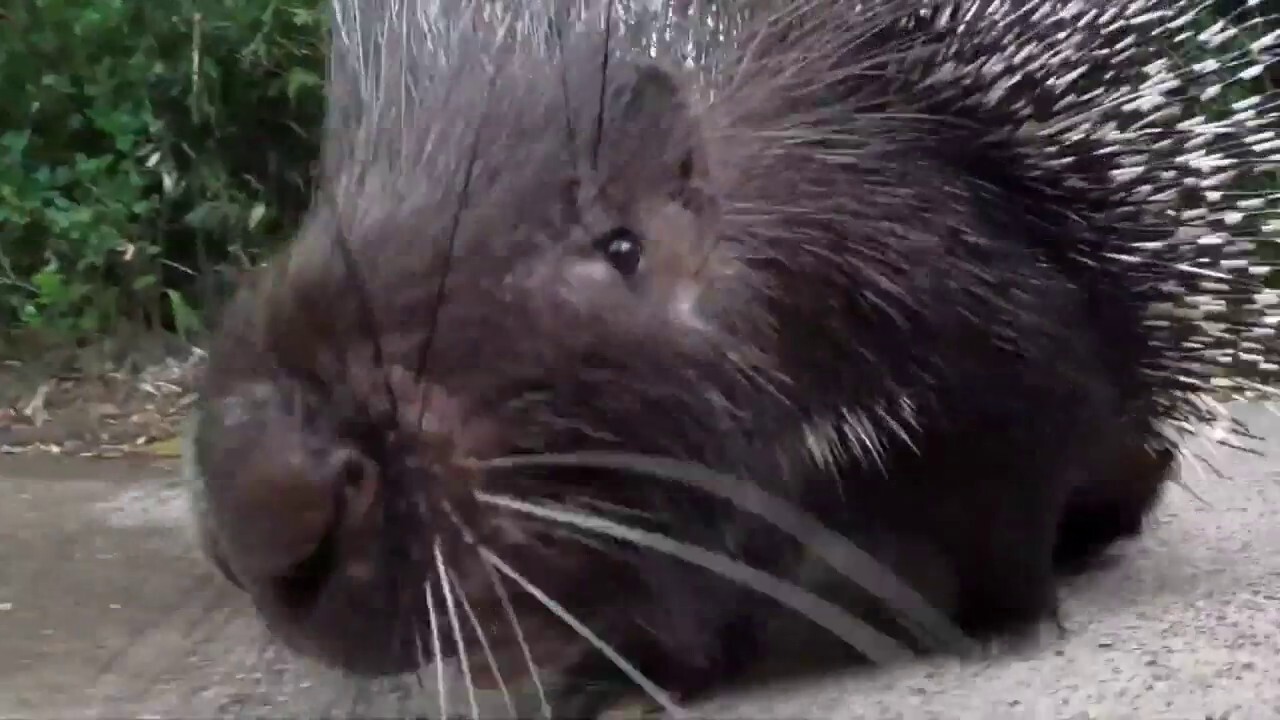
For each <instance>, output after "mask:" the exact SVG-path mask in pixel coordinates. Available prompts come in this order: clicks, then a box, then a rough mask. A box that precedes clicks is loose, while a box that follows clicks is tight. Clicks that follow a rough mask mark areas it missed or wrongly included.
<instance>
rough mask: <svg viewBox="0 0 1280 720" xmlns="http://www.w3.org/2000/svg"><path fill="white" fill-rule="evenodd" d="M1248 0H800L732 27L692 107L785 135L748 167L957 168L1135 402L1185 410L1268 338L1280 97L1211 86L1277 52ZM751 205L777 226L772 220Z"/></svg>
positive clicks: (779, 230) (1206, 411)
mask: <svg viewBox="0 0 1280 720" xmlns="http://www.w3.org/2000/svg"><path fill="white" fill-rule="evenodd" d="M1258 5H1259V3H1257V2H1249V3H1247V4H1246V6H1245V7H1244V8H1243V9H1242V10H1241V11H1239V12H1237V13H1236V15H1235V16H1233V17H1230V18H1226V19H1223V20H1220V21H1217V22H1215V23H1213V24H1212V25H1210V26H1208V27H1203V26H1204V25H1207V23H1204V22H1202V20H1201V12H1202V10H1203V9H1204V8H1203V5H1202V4H1201V3H1197V2H1190V1H1186V0H1137V1H1136V2H1127V3H1098V2H1080V1H1078V0H1077V1H1069V0H1049V1H1048V2H1036V3H1016V2H999V1H993V0H940V1H938V2H925V3H922V2H896V1H892V2H884V3H868V4H859V5H854V6H851V7H849V9H848V10H847V11H838V10H837V11H833V10H832V9H831V8H830V7H825V8H824V7H823V6H822V4H820V3H799V4H797V5H796V6H795V7H794V8H793V9H792V10H791V11H784V13H782V14H780V15H778V16H775V17H774V18H773V19H772V20H770V21H768V22H765V23H763V24H762V25H759V26H757V27H758V28H760V29H756V30H750V31H748V32H747V33H746V34H745V35H744V36H743V37H742V38H740V41H739V44H740V47H742V48H744V50H743V52H742V53H741V56H740V57H741V58H742V59H741V60H738V61H737V63H736V66H735V63H733V62H730V63H725V64H724V65H722V66H721V67H722V70H721V72H720V73H719V77H718V78H717V79H718V80H719V81H720V82H719V83H718V84H720V85H722V86H721V87H717V88H716V90H717V92H716V94H715V98H714V100H713V101H712V102H711V103H710V105H709V108H708V113H709V114H710V115H712V116H714V117H716V118H717V120H719V121H720V123H721V124H722V125H723V126H725V127H729V128H732V129H733V132H736V133H742V134H743V135H744V137H742V138H740V140H739V142H741V143H742V146H749V142H748V141H749V137H747V136H749V135H751V134H756V135H758V136H763V137H770V138H773V137H786V138H788V139H789V140H790V141H791V142H792V143H793V144H792V145H791V148H792V150H790V151H789V152H783V153H778V154H777V155H776V156H775V159H774V160H773V161H772V162H771V163H770V162H765V163H758V164H757V165H756V166H755V168H754V170H753V171H756V172H759V173H760V175H761V176H762V177H768V176H770V175H773V176H776V177H787V176H788V175H793V174H794V168H795V167H797V164H796V163H794V159H795V157H796V155H798V154H804V153H810V154H812V153H823V154H825V155H826V156H827V157H830V158H833V160H832V161H833V162H837V163H838V162H854V163H863V164H868V163H875V162H877V158H878V157H879V156H880V154H881V152H880V151H881V150H883V149H884V148H886V147H897V148H903V147H907V148H910V147H918V148H919V149H920V152H921V153H922V154H923V155H927V156H930V157H935V158H936V157H942V158H947V159H949V160H950V161H951V162H953V163H956V164H958V165H959V166H960V167H962V168H965V169H967V170H969V171H970V172H971V173H972V176H973V177H974V178H975V179H976V181H977V182H978V183H980V184H983V185H986V186H987V187H989V188H991V189H993V190H994V191H995V192H994V193H993V197H998V198H999V199H998V200H997V202H1001V203H1006V204H1005V205H1004V206H1002V208H1001V211H1006V210H1014V208H1011V207H1009V205H1010V204H1018V205H1020V207H1018V208H1016V210H1017V211H1021V212H1022V213H1025V215H1026V216H1027V217H1029V218H1032V219H1033V220H1034V221H1035V223H1036V225H1035V226H1036V227H1038V228H1039V229H1040V230H1041V231H1042V232H1041V233H1039V234H1037V235H1036V236H1034V237H1028V238H1027V241H1028V242H1029V243H1032V244H1035V245H1037V246H1038V247H1039V248H1040V249H1042V250H1043V252H1044V253H1045V257H1047V258H1048V259H1050V260H1051V261H1052V262H1054V263H1055V264H1057V265H1058V266H1059V267H1060V268H1062V269H1063V270H1064V271H1065V272H1066V273H1067V274H1068V276H1069V277H1071V278H1072V279H1073V280H1074V281H1075V282H1076V283H1077V284H1078V285H1079V287H1080V288H1082V289H1083V290H1085V291H1086V293H1087V295H1088V297H1089V302H1090V304H1091V307H1092V309H1093V313H1094V317H1095V320H1096V322H1097V324H1098V328H1099V331H1100V332H1101V333H1102V337H1103V339H1104V342H1106V341H1108V340H1109V341H1111V342H1112V343H1113V344H1114V345H1113V347H1112V348H1111V350H1112V353H1113V357H1112V364H1113V369H1114V371H1115V372H1116V373H1117V374H1118V377H1119V379H1120V381H1121V383H1122V385H1124V386H1126V387H1128V388H1129V389H1130V392H1131V395H1130V397H1131V399H1132V400H1133V401H1134V402H1135V403H1143V402H1145V403H1149V404H1150V405H1151V406H1149V407H1146V408H1137V407H1135V408H1134V409H1135V411H1136V412H1138V413H1141V414H1146V415H1147V416H1150V417H1154V418H1158V419H1161V420H1164V421H1167V423H1168V425H1169V429H1173V430H1175V431H1178V430H1183V431H1190V430H1192V429H1194V427H1195V426H1197V425H1200V424H1202V423H1204V422H1211V421H1214V420H1215V419H1217V418H1218V417H1219V411H1218V410H1217V409H1216V405H1215V403H1214V402H1212V401H1211V400H1210V398H1211V397H1218V398H1221V397H1222V396H1223V395H1224V394H1225V395H1226V396H1228V397H1248V396H1254V395H1256V394H1258V393H1260V392H1265V391H1264V390H1263V387H1264V385H1265V383H1267V382H1269V381H1270V380H1272V379H1273V377H1274V374H1275V371H1276V369H1277V359H1278V358H1280V355H1278V354H1277V353H1278V350H1277V345H1276V343H1275V341H1274V333H1275V331H1274V326H1275V324H1276V322H1277V320H1278V319H1280V315H1277V310H1276V308H1277V305H1276V302H1277V298H1276V295H1275V294H1274V293H1273V292H1271V291H1269V290H1268V289H1267V288H1266V287H1265V286H1264V284H1263V279H1264V278H1265V277H1266V276H1267V274H1268V273H1269V272H1270V270H1271V269H1272V263H1271V261H1270V260H1269V259H1268V258H1267V256H1266V255H1265V251H1263V250H1262V249H1261V248H1260V245H1262V244H1263V243H1266V242H1269V241H1270V240H1271V238H1270V237H1268V233H1272V232H1273V231H1274V229H1275V228H1274V219H1275V213H1276V209H1277V206H1278V203H1280V195H1277V193H1276V192H1275V190H1274V184H1272V186H1270V187H1268V185H1267V183H1268V182H1269V181H1272V179H1273V177H1274V170H1275V167H1276V158H1277V150H1280V138H1278V137H1277V135H1276V125H1277V122H1276V118H1277V116H1276V99H1275V97H1274V96H1273V95H1271V94H1267V95H1257V94H1254V95H1245V96H1243V98H1242V99H1238V100H1235V101H1234V102H1231V103H1229V104H1226V103H1225V102H1224V99H1225V98H1234V97H1236V96H1237V95H1238V92H1239V87H1240V86H1243V85H1246V84H1248V83H1250V82H1252V81H1254V80H1256V79H1257V78H1258V77H1260V76H1261V75H1263V73H1264V72H1265V71H1266V69H1267V68H1268V67H1269V66H1270V64H1271V63H1272V61H1273V58H1274V54H1275V41H1276V39H1277V37H1278V36H1280V31H1277V30H1276V29H1274V28H1275V25H1274V23H1272V24H1271V25H1270V26H1268V25H1267V24H1266V20H1267V19H1266V18H1262V19H1255V20H1247V17H1248V16H1247V13H1248V12H1249V11H1251V10H1254V9H1256V8H1257V7H1258ZM1201 58H1203V59H1201ZM815 78H823V79H824V80H822V81H820V82H815ZM1206 101H1217V102H1218V103H1219V104H1220V105H1225V107H1224V109H1221V110H1218V111H1215V113H1214V115H1213V116H1209V115H1206V114H1205V113H1206V107H1207V106H1208V103H1206ZM770 165H773V167H770ZM803 184H804V183H803V182H801V183H795V182H780V183H775V184H769V183H766V182H747V183H742V184H741V187H746V188H750V189H751V190H753V191H756V192H759V193H760V195H759V196H753V197H744V198H736V199H737V200H739V201H741V202H742V204H743V205H744V206H751V207H760V206H764V207H777V208H782V207H785V206H788V204H790V206H791V207H795V206H796V205H797V203H796V197H794V194H786V193H794V188H796V187H797V186H800V187H803ZM769 193H779V194H778V195H776V196H774V197H769V195H768V194H769ZM784 194H786V195H784ZM801 194H803V190H802V191H801ZM979 194H981V193H979ZM857 202H858V199H857V198H832V199H828V200H825V201H823V205H822V207H823V210H824V211H825V212H832V213H835V212H838V210H839V207H838V206H839V205H840V204H841V203H857ZM799 205H801V206H804V205H805V203H804V202H800V203H799ZM806 210H807V211H810V212H812V211H813V208H812V207H807V208H806ZM758 220H759V218H753V221H757V229H756V230H755V232H775V233H776V234H777V236H778V237H785V230H784V228H785V227H786V226H787V224H788V223H789V221H790V219H789V218H788V217H787V212H786V210H780V211H779V212H778V213H776V214H775V215H773V216H772V217H770V218H768V219H767V220H766V222H765V229H763V230H761V229H759V225H758ZM904 270H905V268H904ZM867 287H869V288H872V287H875V284H874V283H868V285H867ZM1135 323H1141V328H1142V332H1141V334H1140V335H1138V336H1136V341H1135V336H1134V334H1133V332H1132V328H1133V327H1134V326H1135Z"/></svg>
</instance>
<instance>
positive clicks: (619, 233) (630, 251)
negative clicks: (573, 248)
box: [592, 227, 644, 277]
mask: <svg viewBox="0 0 1280 720" xmlns="http://www.w3.org/2000/svg"><path fill="white" fill-rule="evenodd" d="M592 247H594V248H595V250H596V252H598V253H600V254H601V255H603V256H604V258H605V259H606V260H608V261H609V264H610V265H612V266H613V268H614V269H615V270H617V271H618V273H619V274H620V275H622V276H623V277H631V276H632V275H635V274H636V270H638V269H639V268H640V258H641V255H643V254H644V248H643V246H642V245H641V244H640V238H639V237H637V236H636V234H635V233H633V232H631V231H630V230H628V229H626V228H622V227H620V228H614V229H613V230H610V231H609V232H607V233H605V234H603V235H601V236H600V237H598V238H596V239H595V241H594V242H592Z"/></svg>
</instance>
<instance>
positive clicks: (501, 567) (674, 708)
mask: <svg viewBox="0 0 1280 720" xmlns="http://www.w3.org/2000/svg"><path fill="white" fill-rule="evenodd" d="M478 549H479V551H480V553H481V554H482V555H483V556H484V559H485V561H486V562H487V563H489V564H491V565H492V566H493V567H494V568H496V569H497V570H498V571H499V572H501V573H502V574H504V575H506V576H507V577H509V578H511V579H512V580H514V581H515V582H516V583H517V584H518V585H520V587H522V588H523V589H524V590H525V592H527V593H529V594H530V595H532V596H533V597H534V598H535V599H537V601H538V602H540V603H542V605H543V607H545V608H547V609H548V610H550V611H551V612H552V613H554V614H555V615H556V617H558V618H560V620H561V621H562V622H564V623H565V624H566V625H568V626H569V627H571V628H573V630H574V632H576V633H578V635H580V636H582V639H584V640H586V641H587V642H589V643H591V645H592V646H593V647H595V649H596V650H598V651H600V653H601V654H603V655H604V656H605V657H607V658H608V659H609V660H610V661H611V662H612V663H613V664H614V665H616V666H617V668H618V669H619V670H621V671H622V672H623V673H624V674H626V676H627V677H629V678H631V681H632V682H634V683H635V684H636V685H638V686H640V688H641V689H643V690H644V691H645V692H646V693H648V694H649V697H651V698H653V699H654V701H656V702H657V703H658V704H659V705H661V706H662V708H663V709H664V710H666V711H667V712H668V713H670V714H671V715H672V716H674V717H676V718H687V717H688V715H687V713H686V712H685V710H684V709H683V708H681V707H680V706H679V705H677V704H676V703H675V701H674V700H672V698H671V696H670V695H669V694H667V692H666V691H665V690H663V689H662V688H660V687H658V686H657V685H656V684H654V682H653V681H652V680H650V679H649V678H647V677H645V675H644V674H643V673H641V672H640V671H639V670H637V669H636V667H635V666H634V665H632V664H631V663H630V662H628V661H627V659H626V658H624V657H622V655H620V654H619V653H618V651H617V650H614V649H613V647H612V646H610V645H609V643H607V642H605V641H604V640H603V639H601V638H600V637H599V636H598V635H596V634H595V633H594V632H592V631H591V628H588V627H587V626H586V625H584V624H583V623H582V622H581V621H580V620H578V619H577V618H576V617H574V616H573V613H571V612H569V611H568V610H566V609H565V607H564V606H563V605H561V604H560V603H558V602H556V601H555V600H553V599H551V597H549V596H548V595H547V594H546V593H544V592H543V591H542V589H541V588H539V587H538V586H537V585H535V584H534V583H533V582H531V581H530V580H529V579H528V578H526V577H525V576H524V575H521V574H520V573H519V572H517V571H516V569H515V568H513V567H511V566H510V565H508V564H507V563H506V562H504V561H503V560H502V558H500V557H498V556H497V555H496V554H494V553H493V551H491V550H489V549H488V548H486V547H484V546H483V545H480V546H478Z"/></svg>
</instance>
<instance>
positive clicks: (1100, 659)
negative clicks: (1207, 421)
mask: <svg viewBox="0 0 1280 720" xmlns="http://www.w3.org/2000/svg"><path fill="white" fill-rule="evenodd" d="M1241 412H1242V414H1244V415H1246V416H1247V417H1248V419H1249V420H1250V421H1251V422H1253V423H1254V427H1255V428H1256V430H1258V431H1259V432H1261V433H1263V434H1264V435H1265V436H1266V438H1267V441H1266V446H1267V447H1268V448H1270V455H1269V456H1267V457H1251V456H1247V455H1240V454H1222V455H1220V457H1219V459H1218V464H1219V467H1220V468H1221V469H1222V470H1223V471H1224V472H1226V473H1227V475H1228V476H1229V479H1228V480H1220V479H1217V478H1216V477H1214V476H1212V475H1206V476H1202V475H1200V474H1199V473H1197V472H1196V471H1195V470H1194V469H1189V470H1188V471H1187V472H1186V473H1185V475H1184V477H1185V479H1186V480H1187V481H1188V482H1189V483H1190V484H1191V485H1192V486H1193V488H1194V489H1195V490H1196V491H1197V492H1198V493H1199V495H1200V496H1201V498H1202V499H1196V498H1194V497H1192V496H1191V495H1190V494H1189V493H1187V492H1185V491H1183V490H1180V489H1175V491H1174V492H1173V493H1172V494H1171V495H1170V497H1169V498H1168V499H1167V500H1166V502H1165V503H1164V505H1163V507H1162V510H1161V512H1160V513H1159V518H1158V521H1157V523H1156V526H1155V527H1154V529H1153V531H1152V532H1151V533H1150V534H1149V535H1148V536H1147V537H1145V538H1144V539H1143V540H1141V541H1140V542H1138V543H1136V544H1133V545H1130V546H1127V547H1125V548H1123V549H1122V550H1121V551H1120V559H1119V561H1118V562H1117V563H1115V564H1114V565H1113V566H1112V567H1110V568H1108V569H1106V570H1102V571H1100V572H1098V573H1096V574H1094V575H1092V576H1088V577H1086V578H1085V579H1083V580H1081V581H1079V582H1077V583H1076V584H1075V585H1074V586H1072V587H1070V588H1069V589H1068V592H1067V597H1066V601H1065V602H1066V607H1065V611H1066V617H1065V620H1066V623H1067V625H1068V628H1069V630H1070V633H1069V635H1068V637H1066V638H1065V639H1058V638H1056V637H1055V638H1046V640H1045V641H1044V642H1043V643H1041V644H1039V645H1038V646H1036V647H1033V648H1027V649H1024V650H1021V651H1018V652H1011V653H1007V654H997V655H994V656H992V657H989V658H988V659H986V660H982V661H973V660H971V661H958V660H942V659H939V660H932V661H923V662H917V663H912V664H910V665H906V666H903V667H899V668H892V669H882V670H879V671H875V672H866V671H861V672H860V671H855V670H850V671H847V672H841V673H835V674H831V675H827V676H825V677H823V678H821V679H816V680H806V681H803V682H791V683H788V684H786V685H781V686H774V687H756V688H751V689H749V690H746V691H743V692H739V693H734V694H731V695H726V696H725V697H723V698H721V699H719V700H716V701H714V702H712V703H710V704H709V705H708V706H707V707H705V708H704V710H705V711H706V712H707V713H708V714H711V715H714V716H715V717H726V718H728V717H732V718H912V719H914V718H948V719H956V718H960V719H967V718H973V719H974V720H985V719H988V718H990V719H998V718H1046V719H1048V718H1071V719H1072V720H1076V719H1078V718H1143V719H1145V718H1171V719H1172V718H1178V719H1185V720H1201V719H1202V718H1206V717H1212V718H1222V717H1229V718H1233V719H1235V720H1242V719H1244V718H1258V719H1259V720H1263V719H1274V718H1280V463H1278V462H1277V458H1280V418H1277V417H1275V416H1274V415H1272V414H1269V413H1268V411H1266V410H1263V409H1261V408H1257V407H1249V408H1244V409H1242V411H1241ZM173 472H174V471H173V468H171V467H166V466H163V465H156V466H149V465H142V464H124V463H121V462H103V461H70V460H59V461H52V460H49V459H40V458H25V457H0V497H3V498H4V499H3V502H0V568H3V570H2V571H0V643H2V646H3V648H4V652H3V653H0V717H15V718H33V719H34V718H50V719H51V720H52V719H54V718H124V717H130V718H139V717H157V718H159V717H165V718H178V717H182V718H197V717H236V716H244V717H268V716H270V717H316V716H318V715H322V714H323V715H337V714H343V713H345V712H348V711H350V710H351V709H352V708H358V709H360V711H361V714H363V715H382V716H386V715H388V714H390V713H393V712H398V711H403V710H405V709H407V706H408V705H415V706H416V705H422V706H421V707H415V708H413V709H416V710H417V711H418V712H419V713H429V712H431V708H432V707H434V702H432V701H430V699H429V698H428V697H426V696H425V695H423V694H421V693H418V694H416V695H413V696H412V697H409V698H407V699H406V698H405V697H403V696H401V697H392V696H391V695H390V694H387V693H379V692H371V691H369V689H368V688H363V689H362V688H356V687H354V686H351V685H350V684H348V683H344V682H341V681H339V680H338V679H335V678H334V677H332V676H331V675H329V674H326V673H324V672H321V671H318V670H316V669H315V668H309V667H307V666H305V665H304V664H302V663H299V662H298V661H297V660H296V659H291V658H289V657H287V656H286V655H284V654H283V653H279V652H274V651H272V649H271V646H270V645H269V644H267V643H265V642H264V641H263V638H262V635H261V633H260V631H259V630H258V628H257V625H256V624H255V623H254V622H253V619H252V617H251V615H250V614H249V613H248V612H247V610H246V608H245V607H244V605H243V603H242V601H241V600H240V598H238V597H237V596H236V595H235V594H234V593H232V592H230V591H229V590H228V589H227V588H226V586H225V585H223V584H222V583H220V582H219V581H218V580H217V579H216V578H214V577H213V576H212V575H211V574H210V573H209V571H208V570H207V569H206V568H205V566H204V565H203V564H202V563H201V562H200V561H199V560H198V559H197V558H196V556H195V555H194V551H193V549H192V546H191V544H190V542H189V540H188V536H187V535H186V533H185V530H184V516H183V512H184V510H183V504H182V498H181V495H180V493H179V490H178V487H177V485H176V483H175V481H174V480H173ZM415 692H416V691H415ZM455 696H456V693H455ZM699 714H701V713H699Z"/></svg>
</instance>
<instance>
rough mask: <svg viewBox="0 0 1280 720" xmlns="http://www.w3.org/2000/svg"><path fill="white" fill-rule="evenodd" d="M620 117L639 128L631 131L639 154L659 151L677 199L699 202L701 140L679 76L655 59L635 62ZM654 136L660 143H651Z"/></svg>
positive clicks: (703, 154)
mask: <svg viewBox="0 0 1280 720" xmlns="http://www.w3.org/2000/svg"><path fill="white" fill-rule="evenodd" d="M620 119H621V120H623V121H624V122H625V123H627V124H629V125H631V126H632V127H643V128H644V132H640V133H637V134H636V136H635V137H636V139H637V140H638V141H640V144H639V145H638V146H637V147H636V148H634V150H635V151H636V152H639V153H641V154H642V155H641V156H643V154H650V155H651V156H652V153H655V152H658V151H661V155H660V156H659V157H660V158H661V161H662V163H663V165H664V169H663V172H664V174H666V175H667V178H668V180H669V181H671V182H673V183H674V187H675V192H676V195H677V197H678V199H680V200H682V201H684V202H686V203H687V204H690V205H698V206H699V207H700V206H701V205H702V204H704V202H705V198H703V197H702V194H701V193H700V191H699V188H700V186H701V184H702V180H703V179H704V178H705V177H706V174H707V157H706V152H705V143H704V138H703V135H702V130H701V127H700V124H699V122H698V119H697V117H696V115H695V113H694V109H693V106H692V103H691V101H690V97H689V95H688V93H687V92H686V91H685V88H684V86H683V85H682V84H681V83H680V79H679V78H678V77H677V76H676V75H675V74H674V73H672V72H671V71H670V70H669V69H667V68H666V67H663V66H662V65H659V64H658V63H655V62H647V61H646V62H640V63H638V64H637V65H636V66H635V68H634V71H633V74H632V76H631V78H630V81H629V83H628V87H627V88H626V99H625V100H624V101H623V103H622V108H621V112H620ZM658 138H660V139H661V140H662V142H663V143H664V145H665V146H664V147H661V148H659V147H654V146H653V145H654V144H653V140H655V139H658ZM645 141H648V142H645Z"/></svg>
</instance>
